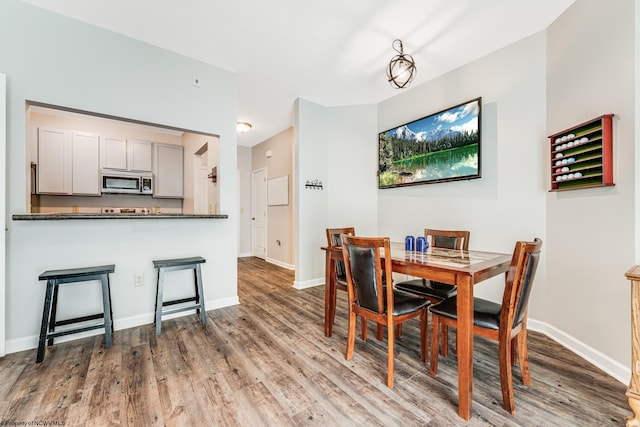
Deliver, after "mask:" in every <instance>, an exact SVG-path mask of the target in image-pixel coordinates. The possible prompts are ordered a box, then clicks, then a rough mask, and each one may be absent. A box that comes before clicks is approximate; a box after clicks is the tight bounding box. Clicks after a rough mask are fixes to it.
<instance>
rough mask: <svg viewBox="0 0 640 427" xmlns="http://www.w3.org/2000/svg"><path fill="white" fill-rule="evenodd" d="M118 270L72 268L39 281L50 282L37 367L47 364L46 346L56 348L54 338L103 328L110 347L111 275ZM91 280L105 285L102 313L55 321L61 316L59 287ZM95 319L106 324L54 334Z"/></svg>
mask: <svg viewBox="0 0 640 427" xmlns="http://www.w3.org/2000/svg"><path fill="white" fill-rule="evenodd" d="M115 268H116V266H115V265H113V264H111V265H102V266H98V267H84V268H72V269H67V270H47V271H45V272H44V273H42V274H41V275H40V276H39V277H38V280H46V281H47V290H46V293H45V298H44V310H43V311H42V325H41V326H40V339H39V341H38V355H37V357H36V363H40V362H42V361H43V360H44V350H45V349H44V347H45V346H44V342H45V341H47V345H48V346H51V345H53V339H54V338H57V337H61V336H63V335H69V334H75V333H78V332H85V331H90V330H92V329H100V328H104V331H105V344H106V346H107V347H111V334H112V333H113V312H112V311H111V289H110V286H109V273H113V272H114V271H115ZM90 280H100V281H101V283H102V306H103V311H102V313H98V314H92V315H89V316H82V317H74V318H72V319H66V320H56V315H57V312H58V285H63V284H65V283H75V282H86V281H90ZM95 319H104V321H103V322H101V323H98V324H93V325H87V326H80V327H77V328H73V329H65V330H63V331H60V332H55V329H56V326H62V325H71V324H73V323H79V322H86V321H89V320H95Z"/></svg>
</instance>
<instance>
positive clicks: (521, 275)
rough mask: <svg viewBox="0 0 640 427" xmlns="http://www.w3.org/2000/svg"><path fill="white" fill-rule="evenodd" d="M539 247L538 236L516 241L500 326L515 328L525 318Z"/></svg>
mask: <svg viewBox="0 0 640 427" xmlns="http://www.w3.org/2000/svg"><path fill="white" fill-rule="evenodd" d="M541 249H542V240H540V239H538V238H536V239H535V240H534V241H533V242H523V241H520V242H516V247H515V249H514V251H513V257H512V259H511V267H510V268H509V271H508V272H507V276H506V281H505V289H504V294H503V297H502V309H501V310H500V328H502V327H503V325H512V326H511V328H509V329H512V328H516V327H517V326H518V325H520V324H521V323H522V322H523V320H524V319H525V316H526V313H527V307H528V304H529V295H530V294H531V288H532V287H533V280H534V278H535V275H536V270H537V268H538V263H539V261H540V251H541Z"/></svg>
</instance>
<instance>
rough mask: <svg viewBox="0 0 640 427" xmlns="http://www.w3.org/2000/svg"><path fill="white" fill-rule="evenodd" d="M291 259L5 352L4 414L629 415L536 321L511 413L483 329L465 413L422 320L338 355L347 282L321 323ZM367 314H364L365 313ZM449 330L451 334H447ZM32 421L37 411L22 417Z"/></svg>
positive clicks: (0, 399)
mask: <svg viewBox="0 0 640 427" xmlns="http://www.w3.org/2000/svg"><path fill="white" fill-rule="evenodd" d="M293 277H294V276H293V272H292V271H288V270H285V269H282V268H279V267H277V266H274V265H272V264H268V263H266V262H264V261H262V260H260V259H257V258H240V259H239V260H238V295H239V298H240V302H241V304H240V305H237V306H233V307H227V308H223V309H218V310H211V311H209V312H208V313H207V324H206V326H203V325H201V324H200V322H199V320H198V317H197V316H196V315H195V314H189V315H187V316H184V317H180V318H177V319H170V320H165V321H164V322H163V325H162V334H161V335H160V336H159V337H156V336H155V334H154V327H153V325H145V326H140V327H136V328H131V329H126V330H117V331H116V332H115V335H114V340H113V346H112V347H111V348H109V349H106V348H105V347H104V346H103V342H104V336H103V335H98V336H95V337H89V338H82V339H78V340H75V341H70V342H66V343H59V344H56V345H54V346H53V347H49V348H48V349H47V352H46V356H45V361H44V363H41V364H36V363H35V356H36V350H35V349H34V350H29V351H24V352H20V353H13V354H9V355H7V356H5V357H4V358H1V359H0V425H65V426H110V425H114V426H116V425H127V426H162V425H167V426H314V425H315V426H403V427H404V426H460V425H470V426H487V425H488V426H505V427H507V426H509V427H511V426H623V425H624V420H625V417H626V416H627V415H629V414H630V410H629V409H628V407H627V405H626V400H625V390H626V386H625V385H624V384H621V383H620V382H619V381H617V380H615V379H614V378H612V377H610V376H608V375H607V374H605V373H604V372H602V371H601V370H599V369H597V368H596V367H594V366H593V365H591V364H590V363H588V362H586V361H585V360H583V359H581V358H580V357H578V356H576V355H575V354H574V353H572V352H571V351H569V350H567V349H566V348H564V347H562V346H560V345H559V344H557V343H556V342H554V341H553V340H551V339H549V338H547V337H546V336H544V335H542V334H539V333H535V332H530V334H529V352H530V353H529V357H530V364H531V376H532V381H533V385H532V387H524V386H523V385H522V383H521V382H520V371H519V369H518V368H517V367H515V368H514V387H515V403H516V411H517V413H516V415H514V416H512V415H510V414H509V413H507V412H506V411H505V410H504V409H503V408H502V401H501V393H500V380H499V373H498V357H497V343H495V342H492V341H489V340H485V339H483V338H479V337H476V338H475V346H474V349H475V352H474V383H473V415H472V418H471V420H470V421H468V422H465V421H463V420H462V419H461V418H459V417H458V415H457V409H458V408H457V374H456V370H457V364H456V358H455V354H452V353H450V354H449V356H447V357H446V358H443V357H442V356H441V357H440V364H439V370H438V376H437V377H436V378H433V377H431V376H430V375H429V373H428V367H427V366H426V365H424V364H423V363H421V362H420V358H419V345H420V343H419V339H418V328H419V322H418V320H417V319H416V320H415V321H409V322H407V323H405V325H404V327H403V336H402V337H401V338H400V339H399V340H397V342H396V357H395V363H396V365H395V386H394V388H393V389H389V388H387V386H386V357H387V356H386V354H387V347H386V343H387V341H386V338H385V339H384V340H383V341H377V340H376V339H375V330H374V328H375V326H374V325H373V324H372V323H371V322H370V323H369V328H370V331H369V340H368V341H367V342H363V341H362V340H360V339H359V338H356V346H355V352H354V357H353V360H351V361H346V360H345V358H344V352H345V346H346V329H347V322H346V318H347V316H346V293H345V292H338V308H337V314H336V323H335V326H334V329H333V330H334V334H333V336H332V337H331V338H325V337H324V335H323V317H324V287H323V286H317V287H314V288H310V289H305V290H296V289H293V288H292V284H293ZM358 327H359V326H358ZM454 339H455V334H454V333H451V334H450V340H454ZM29 422H31V424H28V423H29Z"/></svg>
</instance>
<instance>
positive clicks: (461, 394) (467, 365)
mask: <svg viewBox="0 0 640 427" xmlns="http://www.w3.org/2000/svg"><path fill="white" fill-rule="evenodd" d="M457 281H458V283H457V287H458V296H457V300H458V306H457V311H458V329H457V331H456V334H457V339H456V346H457V350H458V414H459V415H460V417H461V418H463V419H465V420H469V419H470V418H471V405H472V388H473V387H472V386H473V283H472V282H471V277H470V276H466V275H464V276H462V275H461V276H458V278H457Z"/></svg>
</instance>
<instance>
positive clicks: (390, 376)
mask: <svg viewBox="0 0 640 427" xmlns="http://www.w3.org/2000/svg"><path fill="white" fill-rule="evenodd" d="M387 335H388V339H387V347H388V348H387V387H389V388H393V357H394V344H395V337H394V335H395V325H393V324H390V325H387Z"/></svg>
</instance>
